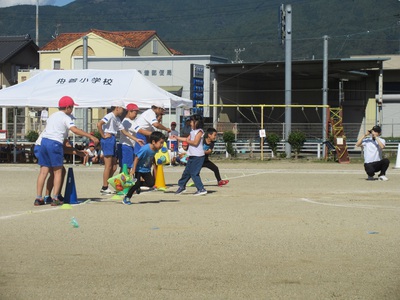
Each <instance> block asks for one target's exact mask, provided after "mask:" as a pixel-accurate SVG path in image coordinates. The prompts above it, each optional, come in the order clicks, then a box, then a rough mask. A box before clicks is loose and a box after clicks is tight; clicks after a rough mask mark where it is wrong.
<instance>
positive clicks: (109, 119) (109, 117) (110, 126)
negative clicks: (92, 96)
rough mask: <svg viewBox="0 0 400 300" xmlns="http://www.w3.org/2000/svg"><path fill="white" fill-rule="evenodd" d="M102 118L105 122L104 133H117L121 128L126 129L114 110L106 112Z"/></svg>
mask: <svg viewBox="0 0 400 300" xmlns="http://www.w3.org/2000/svg"><path fill="white" fill-rule="evenodd" d="M101 120H102V121H103V122H104V124H103V131H104V133H111V134H114V135H116V134H117V133H118V131H119V130H122V129H124V126H123V125H122V123H121V119H120V118H118V117H117V116H115V115H114V113H113V112H110V113H108V114H106V115H105V116H104V117H103V119H101Z"/></svg>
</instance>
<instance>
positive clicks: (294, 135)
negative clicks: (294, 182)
mask: <svg viewBox="0 0 400 300" xmlns="http://www.w3.org/2000/svg"><path fill="white" fill-rule="evenodd" d="M305 141H306V135H305V134H304V133H303V132H301V131H292V132H291V133H290V134H289V139H288V143H289V144H290V145H291V146H292V150H293V152H294V158H295V159H297V158H298V156H299V153H300V151H301V148H303V145H304V142H305Z"/></svg>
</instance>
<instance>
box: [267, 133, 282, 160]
mask: <svg viewBox="0 0 400 300" xmlns="http://www.w3.org/2000/svg"><path fill="white" fill-rule="evenodd" d="M265 139H266V140H267V143H268V146H269V147H270V148H271V150H272V153H274V156H275V157H276V156H277V150H278V143H279V136H278V135H277V134H276V133H270V134H267V136H266V138H265Z"/></svg>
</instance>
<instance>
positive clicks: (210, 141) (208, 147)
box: [203, 128, 229, 187]
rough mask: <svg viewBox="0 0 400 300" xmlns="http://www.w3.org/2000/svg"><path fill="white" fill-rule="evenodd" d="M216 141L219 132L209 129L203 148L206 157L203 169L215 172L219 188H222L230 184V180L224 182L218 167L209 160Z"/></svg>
mask: <svg viewBox="0 0 400 300" xmlns="http://www.w3.org/2000/svg"><path fill="white" fill-rule="evenodd" d="M216 140H217V130H216V129H215V128H208V129H207V131H206V134H205V136H204V145H203V148H204V153H205V157H204V163H203V168H207V169H210V170H211V171H213V172H214V175H215V178H216V179H217V182H218V186H219V187H222V186H223V185H226V184H228V183H229V180H222V178H221V174H220V173H219V169H218V167H217V166H216V165H215V164H214V163H213V162H212V161H211V160H209V159H208V156H209V155H210V154H211V152H212V151H213V149H214V143H215V141H216Z"/></svg>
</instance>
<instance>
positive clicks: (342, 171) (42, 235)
mask: <svg viewBox="0 0 400 300" xmlns="http://www.w3.org/2000/svg"><path fill="white" fill-rule="evenodd" d="M217 164H218V165H219V167H220V171H221V175H222V177H223V179H229V180H230V183H229V184H228V185H227V186H224V187H218V186H217V185H216V181H215V178H214V175H213V174H212V173H211V172H210V171H208V170H203V171H202V174H201V175H202V179H203V182H204V183H205V185H206V189H207V190H208V192H209V193H208V194H207V195H206V196H199V197H194V196H193V195H192V194H193V193H194V192H195V188H194V187H191V188H188V190H187V192H186V193H185V194H182V195H175V194H174V191H175V190H176V189H177V185H176V183H177V181H178V179H179V177H180V175H181V173H182V171H183V167H169V166H167V167H164V177H165V181H166V183H167V186H168V190H167V191H166V192H161V191H153V192H143V193H141V194H140V195H138V196H135V197H134V198H132V200H133V202H134V203H135V204H134V205H131V206H126V205H122V204H121V201H120V200H115V199H112V197H111V196H100V194H99V189H100V183H101V178H102V177H101V176H102V170H103V169H102V167H101V166H92V167H82V166H75V167H73V171H74V176H75V182H76V189H77V194H78V198H79V200H81V201H84V203H83V204H79V205H74V206H73V207H72V209H62V208H61V207H56V208H54V207H51V206H48V205H46V206H41V207H34V206H33V201H34V197H35V185H36V177H37V174H38V167H37V166H34V165H1V166H0V182H1V190H2V197H1V200H0V240H1V246H0V258H1V260H0V299H307V300H308V299H346V300H348V299H363V300H365V299H371V300H372V299H373V300H376V299H400V251H399V244H400V230H399V228H400V218H399V214H400V199H399V198H400V197H399V195H400V191H399V190H400V188H399V179H400V169H392V168H390V169H389V170H388V173H387V176H388V177H389V178H390V180H389V181H386V182H382V181H366V180H365V179H366V175H365V174H364V171H363V167H362V164H361V163H350V164H337V163H322V162H293V161H265V162H260V161H258V162H257V161H250V162H248V161H240V162H231V161H230V162H226V161H217ZM89 199H90V200H89ZM88 200H89V201H88ZM72 217H75V218H76V220H77V221H78V223H79V228H74V227H73V226H72V224H71V223H70V222H71V218H72Z"/></svg>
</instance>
